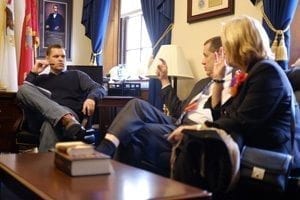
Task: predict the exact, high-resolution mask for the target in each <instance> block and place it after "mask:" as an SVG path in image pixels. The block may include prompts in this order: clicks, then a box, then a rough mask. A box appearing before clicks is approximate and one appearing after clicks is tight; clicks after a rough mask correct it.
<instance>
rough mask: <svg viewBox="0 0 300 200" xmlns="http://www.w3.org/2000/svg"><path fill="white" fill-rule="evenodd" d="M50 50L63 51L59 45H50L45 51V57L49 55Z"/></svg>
mask: <svg viewBox="0 0 300 200" xmlns="http://www.w3.org/2000/svg"><path fill="white" fill-rule="evenodd" d="M52 49H63V47H62V46H61V45H60V44H52V45H50V46H48V48H47V50H46V55H47V56H49V55H50V53H51V50H52Z"/></svg>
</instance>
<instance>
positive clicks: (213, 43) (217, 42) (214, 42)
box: [204, 36, 222, 52]
mask: <svg viewBox="0 0 300 200" xmlns="http://www.w3.org/2000/svg"><path fill="white" fill-rule="evenodd" d="M206 44H210V47H209V51H210V52H215V51H218V50H219V48H220V47H221V46H222V41H221V37H220V36H215V37H212V38H210V39H208V40H206V41H205V42H204V45H206Z"/></svg>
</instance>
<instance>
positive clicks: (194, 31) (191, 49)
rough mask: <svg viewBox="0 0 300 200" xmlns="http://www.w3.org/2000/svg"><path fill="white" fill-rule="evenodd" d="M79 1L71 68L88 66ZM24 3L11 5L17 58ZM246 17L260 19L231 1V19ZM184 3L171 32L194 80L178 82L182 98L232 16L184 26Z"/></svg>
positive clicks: (178, 5) (178, 3)
mask: <svg viewBox="0 0 300 200" xmlns="http://www.w3.org/2000/svg"><path fill="white" fill-rule="evenodd" d="M82 2H83V0H76V1H73V25H72V45H71V46H72V51H71V54H72V61H71V62H68V63H70V64H71V63H72V64H83V65H85V64H89V58H90V53H91V45H90V40H89V39H88V38H87V37H86V36H84V27H83V25H82V24H81V14H82ZM24 7H25V1H19V0H16V1H15V13H17V15H16V16H15V18H16V20H15V21H16V47H17V55H19V54H20V52H19V49H20V37H21V29H22V23H23V18H24ZM242 14H246V15H250V16H253V17H255V18H257V19H261V16H260V14H259V10H258V9H257V8H256V7H254V6H253V5H252V4H251V2H250V1H249V0H246V1H245V0H243V1H235V15H242ZM186 15H187V1H185V0H175V23H174V29H173V32H172V34H173V35H172V43H173V44H178V45H180V46H181V47H182V49H183V51H184V54H185V55H186V57H187V59H188V61H189V62H190V64H191V67H192V71H193V73H194V75H195V77H196V78H195V80H185V81H179V84H178V88H179V92H178V94H179V96H180V97H182V98H183V97H185V96H186V95H187V94H188V93H189V92H190V90H191V88H192V86H193V84H194V83H195V81H197V80H198V79H200V78H203V77H204V76H205V73H204V71H203V68H202V65H201V59H202V44H203V42H204V41H205V40H206V39H208V38H209V37H212V36H215V35H218V34H219V30H220V28H221V23H222V22H223V21H225V20H227V19H230V18H231V17H232V16H233V15H231V16H227V17H218V18H214V19H210V20H207V21H201V22H196V23H193V24H188V23H187V22H186Z"/></svg>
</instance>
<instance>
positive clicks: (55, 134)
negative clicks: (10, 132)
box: [17, 45, 106, 152]
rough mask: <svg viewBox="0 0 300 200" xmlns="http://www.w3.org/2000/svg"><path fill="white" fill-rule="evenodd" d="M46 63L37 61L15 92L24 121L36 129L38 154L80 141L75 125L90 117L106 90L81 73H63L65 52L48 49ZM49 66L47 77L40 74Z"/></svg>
mask: <svg viewBox="0 0 300 200" xmlns="http://www.w3.org/2000/svg"><path fill="white" fill-rule="evenodd" d="M46 55H47V56H46V60H37V61H36V63H35V65H34V66H33V67H32V69H31V71H30V73H29V74H28V75H27V77H26V80H25V82H24V84H23V85H22V86H21V87H20V88H19V90H18V93H17V98H18V100H19V101H20V102H21V103H22V105H23V106H24V110H25V114H26V117H27V120H29V121H30V123H34V124H35V125H36V127H38V128H39V129H40V132H41V135H40V145H39V151H40V152H46V151H48V150H49V149H51V148H53V147H54V146H55V143H56V142H58V141H61V140H84V138H85V134H86V132H85V129H84V128H83V127H82V126H81V124H80V123H79V122H78V121H79V120H82V119H83V116H84V115H85V116H91V115H93V113H94V110H95V104H96V101H97V100H99V99H100V98H102V97H103V96H104V95H106V89H105V88H104V87H103V86H102V85H100V84H98V83H96V82H94V81H93V80H92V79H91V78H90V77H89V76H88V75H87V74H85V73H83V72H81V71H75V70H70V71H66V70H65V63H66V57H65V50H64V49H63V48H62V47H61V46H60V45H52V46H49V47H48V49H47V52H46ZM49 65H50V73H49V74H40V73H41V72H43V71H44V70H45V68H46V67H48V66H49Z"/></svg>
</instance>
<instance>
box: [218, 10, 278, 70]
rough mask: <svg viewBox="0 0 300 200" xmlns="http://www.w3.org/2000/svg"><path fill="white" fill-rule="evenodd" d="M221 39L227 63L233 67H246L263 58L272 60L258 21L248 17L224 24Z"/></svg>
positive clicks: (265, 37) (266, 40)
mask: <svg viewBox="0 0 300 200" xmlns="http://www.w3.org/2000/svg"><path fill="white" fill-rule="evenodd" d="M221 38H222V45H223V48H224V50H225V55H226V59H227V62H228V64H229V65H231V66H233V67H238V68H239V67H241V66H242V67H248V66H249V64H250V63H253V62H255V61H258V60H261V59H263V58H273V53H272V51H271V48H270V43H269V37H268V35H267V33H266V31H265V30H264V28H263V26H262V25H261V23H260V22H259V21H258V20H256V19H254V18H251V17H249V16H241V17H236V18H233V19H232V20H230V21H228V22H227V23H225V24H224V25H223V29H222V34H221Z"/></svg>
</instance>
